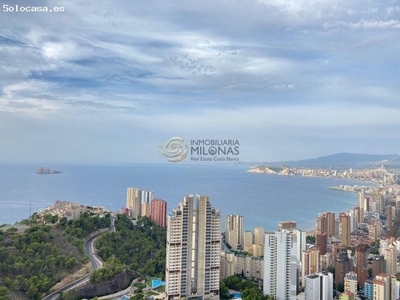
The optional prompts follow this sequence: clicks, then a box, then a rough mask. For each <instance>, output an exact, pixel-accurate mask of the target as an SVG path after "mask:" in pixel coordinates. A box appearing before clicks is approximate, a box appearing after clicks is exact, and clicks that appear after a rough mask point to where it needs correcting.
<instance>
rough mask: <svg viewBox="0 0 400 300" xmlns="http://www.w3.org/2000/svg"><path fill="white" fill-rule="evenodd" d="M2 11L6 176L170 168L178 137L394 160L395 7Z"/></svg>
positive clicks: (398, 7) (258, 150)
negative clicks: (28, 168) (167, 152)
mask: <svg viewBox="0 0 400 300" xmlns="http://www.w3.org/2000/svg"><path fill="white" fill-rule="evenodd" d="M0 3H1V5H0V10H1V11H0V163H39V162H40V163H49V164H50V163H78V164H80V163H87V164H98V163H137V162H146V163H163V162H166V158H165V157H164V156H162V155H161V154H160V151H159V149H158V146H159V145H160V144H164V143H165V142H166V141H167V140H168V139H170V138H171V137H181V138H183V139H185V140H186V141H190V140H192V139H235V140H238V141H239V142H240V160H241V161H283V160H297V159H307V158H313V157H319V156H323V155H329V154H333V153H339V152H351V153H370V154H388V153H397V154H399V153H400V151H399V149H400V139H399V137H400V130H399V129H400V99H399V96H400V84H399V82H400V55H399V53H400V38H399V36H400V20H399V19H400V1H397V0H383V1H382V0H379V1H376V0H352V1H348V0H229V1H228V0H226V1H225V0H204V1H182V0H176V1H163V0H159V1H152V0H146V1H128V0H126V1H124V0H114V1H112V0H107V1H105V0H98V1H86V0H82V1H81V0H79V1H77V0H68V1H64V0H52V1H46V0H42V1H36V0H30V1H22V0H13V1H11V0H10V1H8V2H7V1H6V0H0ZM16 4H18V5H19V6H20V7H21V6H24V7H26V6H48V7H49V8H50V9H53V8H54V6H58V7H61V6H62V7H64V12H54V11H53V12H48V13H44V12H42V13H39V12H37V13H34V12H21V11H19V12H16V11H14V12H10V11H7V10H10V8H9V7H10V6H11V7H13V8H15V5H16ZM15 10H16V8H15Z"/></svg>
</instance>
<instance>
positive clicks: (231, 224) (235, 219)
mask: <svg viewBox="0 0 400 300" xmlns="http://www.w3.org/2000/svg"><path fill="white" fill-rule="evenodd" d="M243 223H244V218H243V216H241V215H228V216H226V219H225V229H226V236H228V240H226V242H227V243H228V244H229V245H231V246H232V247H233V248H234V249H235V248H236V249H237V246H238V245H241V246H242V248H243V242H244V241H243V234H244V231H243V227H244V225H243ZM230 231H234V232H235V233H233V232H230ZM233 234H236V235H237V237H236V238H233V239H232V240H230V237H231V236H232V235H233ZM233 241H235V243H237V244H236V245H235V244H233Z"/></svg>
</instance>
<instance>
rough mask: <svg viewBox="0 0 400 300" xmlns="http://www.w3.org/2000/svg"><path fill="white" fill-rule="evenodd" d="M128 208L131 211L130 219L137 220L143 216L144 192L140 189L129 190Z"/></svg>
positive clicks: (127, 196)
mask: <svg viewBox="0 0 400 300" xmlns="http://www.w3.org/2000/svg"><path fill="white" fill-rule="evenodd" d="M126 207H127V208H128V209H129V217H131V218H133V219H137V218H138V217H139V216H140V215H141V208H142V191H141V190H140V189H137V188H128V189H127V195H126Z"/></svg>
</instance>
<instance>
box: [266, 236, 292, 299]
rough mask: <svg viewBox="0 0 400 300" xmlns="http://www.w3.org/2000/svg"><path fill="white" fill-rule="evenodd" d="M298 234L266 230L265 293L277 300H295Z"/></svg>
mask: <svg viewBox="0 0 400 300" xmlns="http://www.w3.org/2000/svg"><path fill="white" fill-rule="evenodd" d="M296 252H297V247H296V235H295V234H292V233H286V232H266V233H265V242H264V261H265V263H264V294H265V295H271V296H274V297H275V299H276V300H295V299H296V295H297V288H298V277H299V270H298V260H297V258H296Z"/></svg>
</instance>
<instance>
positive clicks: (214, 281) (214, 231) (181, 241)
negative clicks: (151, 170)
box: [165, 195, 221, 300]
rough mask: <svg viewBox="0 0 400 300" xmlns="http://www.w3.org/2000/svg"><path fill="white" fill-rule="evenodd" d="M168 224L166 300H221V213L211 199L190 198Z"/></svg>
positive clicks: (182, 203)
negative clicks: (214, 206)
mask: <svg viewBox="0 0 400 300" xmlns="http://www.w3.org/2000/svg"><path fill="white" fill-rule="evenodd" d="M167 225H168V226H167V255H166V256H167V257H166V274H165V279H166V286H165V292H166V296H167V299H191V298H193V299H204V300H205V299H210V300H217V299H219V280H220V250H221V214H220V212H219V211H218V210H216V209H214V208H213V207H212V205H211V203H210V201H209V198H208V197H206V196H199V195H196V196H193V195H189V196H185V197H184V199H183V201H182V202H181V203H180V204H179V206H178V207H177V208H176V209H174V211H173V212H172V214H171V215H170V216H168V219H167Z"/></svg>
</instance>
